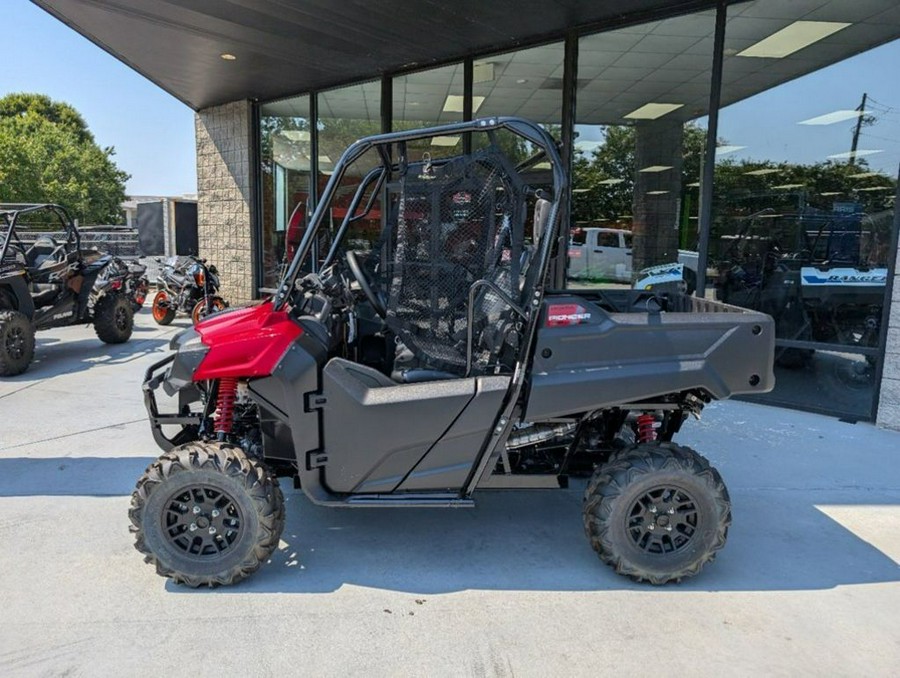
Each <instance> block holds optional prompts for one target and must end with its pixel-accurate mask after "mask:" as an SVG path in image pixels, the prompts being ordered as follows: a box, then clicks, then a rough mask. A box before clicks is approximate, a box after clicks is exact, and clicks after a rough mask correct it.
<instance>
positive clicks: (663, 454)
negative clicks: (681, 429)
mask: <svg viewBox="0 0 900 678" xmlns="http://www.w3.org/2000/svg"><path fill="white" fill-rule="evenodd" d="M730 524H731V500H730V499H729V497H728V490H727V489H726V488H725V484H724V482H723V481H722V478H721V476H720V475H719V473H718V471H716V470H715V469H714V468H713V467H712V466H710V464H709V462H708V461H707V460H706V459H704V458H703V457H702V456H700V455H699V454H697V453H696V452H694V450H692V449H690V448H688V447H681V446H679V445H676V444H674V443H644V444H641V445H635V446H633V447H630V448H628V449H625V450H623V451H622V452H620V453H618V454H616V455H615V456H614V457H612V458H611V459H610V460H609V461H608V462H607V463H606V464H604V465H602V466H600V467H599V468H598V469H597V470H596V471H595V472H594V475H593V477H592V478H591V481H590V483H589V484H588V487H587V489H586V490H585V493H584V529H585V532H586V533H587V537H588V539H589V540H590V542H591V547H592V548H593V549H594V550H595V551H596V552H597V554H598V555H599V556H600V560H602V561H603V562H604V563H606V564H607V565H609V566H611V567H612V568H613V569H614V570H615V571H616V572H617V573H619V574H622V575H625V576H628V577H631V578H632V579H634V580H636V581H647V582H650V583H651V584H665V583H667V582H670V581H676V582H677V581H679V580H681V579H682V578H684V577H690V576H693V575H695V574H697V573H698V572H699V571H700V570H701V569H702V568H703V566H704V565H706V563H708V562H710V561H712V560H713V559H714V558H715V557H716V553H717V552H718V551H719V550H720V549H721V548H722V547H723V546H724V545H725V540H726V539H727V537H728V526H729V525H730Z"/></svg>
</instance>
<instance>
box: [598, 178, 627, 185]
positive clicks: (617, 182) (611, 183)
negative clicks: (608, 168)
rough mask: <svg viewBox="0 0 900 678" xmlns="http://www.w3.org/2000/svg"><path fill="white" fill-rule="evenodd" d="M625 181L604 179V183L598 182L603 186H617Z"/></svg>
mask: <svg viewBox="0 0 900 678" xmlns="http://www.w3.org/2000/svg"><path fill="white" fill-rule="evenodd" d="M623 181H625V180H624V179H604V180H603V181H598V182H597V183H598V184H601V185H602V186H613V185H615V184H621V183H622V182H623Z"/></svg>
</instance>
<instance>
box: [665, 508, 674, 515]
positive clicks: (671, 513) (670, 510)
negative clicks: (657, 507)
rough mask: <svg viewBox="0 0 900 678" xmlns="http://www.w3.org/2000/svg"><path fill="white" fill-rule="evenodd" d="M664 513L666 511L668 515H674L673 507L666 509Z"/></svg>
mask: <svg viewBox="0 0 900 678" xmlns="http://www.w3.org/2000/svg"><path fill="white" fill-rule="evenodd" d="M666 513H668V514H669V515H670V516H674V515H675V509H674V508H670V509H669V510H668V511H666Z"/></svg>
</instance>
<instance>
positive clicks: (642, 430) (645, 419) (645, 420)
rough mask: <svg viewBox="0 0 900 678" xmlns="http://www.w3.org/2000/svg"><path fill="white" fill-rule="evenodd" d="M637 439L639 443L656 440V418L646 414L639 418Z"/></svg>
mask: <svg viewBox="0 0 900 678" xmlns="http://www.w3.org/2000/svg"><path fill="white" fill-rule="evenodd" d="M637 439H638V442H639V443H650V442H653V441H654V440H656V417H654V416H653V415H652V414H647V413H646V412H645V413H644V414H642V415H641V416H639V417H638V418H637Z"/></svg>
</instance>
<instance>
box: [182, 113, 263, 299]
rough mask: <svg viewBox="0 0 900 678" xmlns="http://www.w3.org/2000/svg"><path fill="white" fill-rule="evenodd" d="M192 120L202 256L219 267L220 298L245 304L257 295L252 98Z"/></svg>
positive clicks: (197, 116) (197, 115)
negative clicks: (252, 180)
mask: <svg viewBox="0 0 900 678" xmlns="http://www.w3.org/2000/svg"><path fill="white" fill-rule="evenodd" d="M194 123H195V128H196V135H197V231H198V233H197V235H198V240H199V249H200V256H201V257H204V258H206V259H207V260H208V262H209V263H211V264H215V266H216V268H218V269H219V278H220V280H221V283H222V287H221V290H220V291H221V294H222V296H223V297H225V299H227V300H228V301H229V302H230V303H231V304H232V305H233V304H240V303H244V302H247V301H250V300H251V299H253V298H254V297H255V296H256V295H255V290H254V280H255V276H254V272H253V268H254V255H253V244H254V229H253V217H252V215H253V202H252V192H251V176H252V173H251V167H250V157H251V147H252V143H253V139H252V138H251V124H250V123H251V107H250V102H249V101H234V102H232V103H228V104H222V105H221V106H213V107H211V108H205V109H203V110H201V111H198V112H197V114H196V116H195V117H194Z"/></svg>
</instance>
